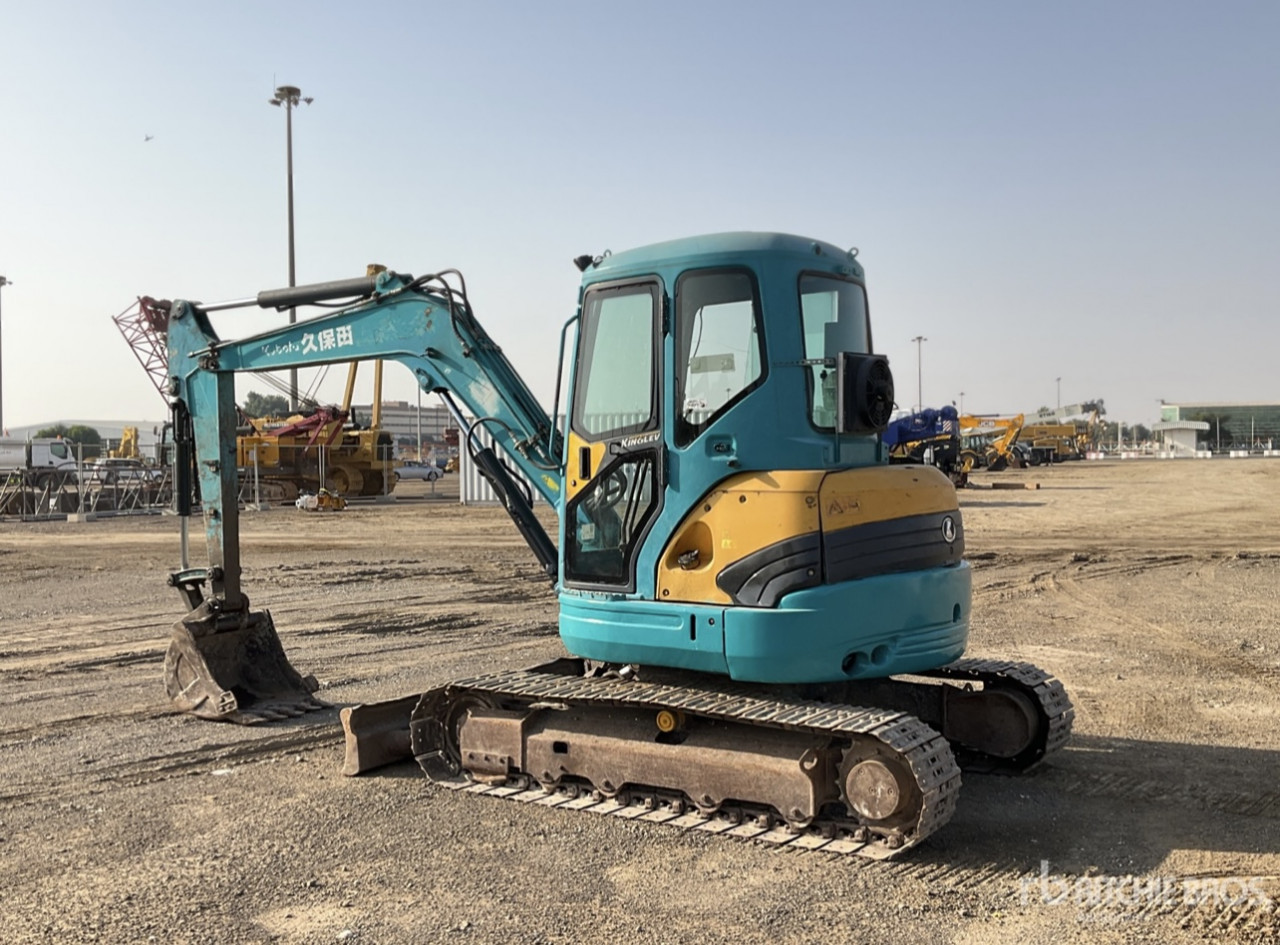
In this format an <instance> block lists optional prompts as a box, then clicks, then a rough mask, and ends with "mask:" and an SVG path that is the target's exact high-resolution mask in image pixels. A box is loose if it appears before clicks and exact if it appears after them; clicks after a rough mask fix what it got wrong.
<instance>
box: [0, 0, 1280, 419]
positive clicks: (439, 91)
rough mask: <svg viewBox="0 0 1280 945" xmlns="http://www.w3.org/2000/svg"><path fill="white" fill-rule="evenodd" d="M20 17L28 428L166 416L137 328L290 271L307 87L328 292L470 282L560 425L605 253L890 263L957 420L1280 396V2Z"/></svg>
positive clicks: (882, 306)
mask: <svg viewBox="0 0 1280 945" xmlns="http://www.w3.org/2000/svg"><path fill="white" fill-rule="evenodd" d="M0 30H2V31H0V274H3V275H5V276H7V277H8V278H10V279H12V280H13V282H14V285H12V286H11V287H9V288H6V289H5V290H4V295H3V384H4V420H5V424H6V426H10V427H15V426H23V425H26V424H31V423H39V422H43V421H49V420H56V419H59V418H72V417H75V418H102V419H108V418H141V417H152V418H156V417H159V416H161V415H162V414H163V407H162V405H161V403H160V400H159V397H158V395H157V394H156V393H155V391H154V389H153V388H151V386H150V384H149V382H148V380H147V379H146V377H145V375H144V374H143V372H142V370H141V368H140V367H139V366H138V365H137V363H136V362H135V361H134V359H133V356H132V354H131V353H130V352H129V350H128V348H127V346H126V345H125V343H124V341H123V340H122V339H121V338H120V336H119V335H118V333H117V332H116V329H115V326H114V325H113V323H112V321H111V316H112V315H115V314H117V313H118V312H120V311H121V310H123V309H124V308H125V307H126V306H127V305H129V304H130V303H131V302H132V301H133V300H134V298H135V297H136V296H137V295H140V294H150V295H155V296H160V297H183V298H194V299H201V300H205V301H213V300H219V299H228V298H240V297H244V296H249V295H252V294H254V293H256V292H257V291H258V290H260V289H265V288H274V287H278V286H281V285H284V284H285V283H286V282H287V256H286V229H285V220H286V217H285V186H284V184H285V159H284V136H285V135H284V131H285V129H284V114H283V113H282V111H281V110H280V109H276V108H271V107H269V106H268V104H267V99H268V98H269V97H270V95H271V93H272V90H273V88H274V87H275V85H277V84H284V83H289V84H294V85H298V86H300V87H301V88H302V90H303V92H304V93H305V94H307V95H312V96H314V97H315V103H314V104H313V105H312V106H310V108H304V109H302V110H301V111H300V112H299V113H297V115H296V116H295V122H294V153H295V159H294V168H295V177H296V220H297V232H298V235H297V258H298V280H299V282H303V283H305V282H313V281H323V280H329V279H336V278H342V277H346V276H350V275H360V274H362V273H363V271H364V266H365V264H366V263H370V262H380V263H384V264H386V265H388V266H390V267H392V268H394V269H398V270H400V271H409V272H413V273H422V272H426V271H431V270H438V269H442V268H446V267H450V266H454V267H457V268H459V269H461V270H462V271H463V272H464V273H465V274H466V276H467V279H468V284H469V287H470V289H471V295H472V301H473V303H474V304H475V305H476V309H477V312H478V314H479V316H480V318H481V320H482V321H483V322H484V323H485V325H486V326H487V327H488V328H489V330H490V333H491V334H492V335H493V336H494V337H495V339H496V340H497V341H498V342H499V343H500V344H502V345H503V346H504V348H505V349H506V350H507V351H508V353H509V355H510V356H511V358H512V360H513V362H514V363H515V365H516V367H517V368H518V369H519V370H520V371H521V372H522V373H523V374H524V375H525V377H526V378H527V379H528V381H529V383H530V384H531V386H532V387H533V388H534V391H535V392H536V393H537V394H539V395H540V396H541V397H542V398H543V399H544V400H546V401H549V400H550V395H551V390H552V387H553V385H554V372H555V358H556V345H557V338H558V333H559V329H560V325H561V324H562V322H563V321H564V320H565V319H566V318H568V317H569V316H570V315H571V314H572V311H573V306H574V302H575V299H576V289H577V281H578V274H577V272H576V270H575V269H574V268H573V266H572V265H571V263H570V260H571V258H572V257H573V256H575V255H578V254H580V253H587V252H590V253H599V252H600V251H602V250H604V249H606V248H610V249H613V250H615V251H616V250H620V249H624V248H627V247H631V246H636V245H639V244H643V243H648V242H652V241H655V240H661V239H667V238H671V237H676V236H681V235H687V234H692V233H701V232H713V231H720V230H736V229H753V230H783V231H789V232H797V233H801V234H803V235H806V236H812V237H816V238H820V239H825V240H830V241H832V242H835V243H838V244H841V245H856V246H858V247H859V248H860V249H861V256H860V259H861V260H862V262H863V263H864V264H865V265H866V267H867V278H868V291H869V295H870V299H871V308H872V317H873V320H874V334H875V340H876V347H877V348H878V349H879V350H880V351H882V352H884V353H886V354H888V355H889V357H890V360H891V363H892V364H893V366H894V368H895V373H896V375H897V379H898V389H899V400H900V402H902V403H903V404H904V405H908V406H909V405H910V404H911V403H913V402H914V401H915V399H916V398H915V391H916V347H915V346H914V345H913V344H912V343H911V341H910V339H911V338H913V337H914V336H916V335H924V336H925V337H927V338H928V341H927V342H926V343H925V344H924V346H923V364H924V369H923V387H924V399H925V402H926V403H927V404H930V405H934V406H938V405H940V404H942V403H944V402H949V401H952V400H958V399H959V395H960V392H961V391H964V392H965V397H964V406H965V408H966V410H969V411H974V412H1015V411H1026V410H1034V409H1035V408H1037V407H1039V406H1042V405H1046V404H1047V405H1050V406H1052V405H1053V404H1054V403H1055V401H1056V398H1057V385H1056V383H1055V378H1057V377H1061V378H1062V382H1061V395H1062V401H1063V403H1071V402H1074V401H1078V400H1082V399H1091V398H1096V397H1102V398H1105V400H1106V402H1107V405H1108V407H1109V408H1110V411H1109V412H1110V416H1111V417H1112V418H1113V419H1124V420H1126V421H1128V422H1148V423H1149V422H1151V421H1153V420H1156V419H1158V418H1159V412H1158V398H1162V397H1163V398H1167V399H1169V400H1177V399H1187V400H1191V399H1198V400H1280V381H1277V376H1280V370H1278V366H1280V318H1278V316H1280V304H1278V303H1280V289H1278V288H1277V285H1280V280H1278V279H1277V275H1276V273H1277V270H1278V269H1280V55H1277V49H1280V4H1276V3H1274V2H1260V3H1245V2H1223V3H1216V4H1207V3H1203V2H1196V3H1185V2H1176V0H1169V2H1136V3H1124V4H1120V3H1114V2H1077V3H1071V4H1065V3H1055V4H1021V3H1015V2H1012V0H1010V2H1004V3H984V2H974V3H964V4H960V3H950V2H947V3H930V2H913V3H858V2H815V3H808V4H785V5H784V4H781V3H776V4H763V3H741V2H739V3H711V2H697V0H685V2H681V3H666V2H651V3H647V4H610V3H600V2H593V3H567V2H553V0H546V2H542V3H536V4H535V3H516V2H509V3H467V4H463V3H456V2H450V3H426V2H423V3H403V4H397V3H388V4H377V5H371V6H369V7H367V8H365V10H363V11H361V10H359V9H358V8H357V7H355V6H353V5H351V4H347V3H343V4H339V3H279V4H260V3H219V4H201V5H187V4H174V3H170V2H165V3H159V2H157V3H137V2H134V3H130V2H119V3H97V2H57V0H51V2H47V3H43V4H16V3H14V4H8V5H7V7H6V10H5V13H4V16H3V22H2V24H0ZM145 135H154V139H153V140H151V141H149V142H144V136H145ZM278 319H279V316H277V315H275V314H274V313H270V312H262V311H259V310H256V309H255V310H251V311H250V312H248V313H245V314H229V315H227V316H225V317H223V318H221V319H220V320H219V321H218V322H217V324H218V326H219V330H220V332H221V333H222V335H223V336H224V337H235V336H238V335H243V334H248V333H250V332H252V331H256V330H259V329H261V328H265V327H269V326H270V325H271V324H273V323H274V322H276V321H278ZM336 373H338V372H335V374H336ZM388 373H389V377H388V381H387V389H386V391H385V395H386V396H388V397H391V398H400V399H408V400H412V399H413V397H414V388H413V385H412V381H411V380H410V377H409V374H408V372H407V371H404V370H403V369H400V368H398V367H397V368H395V369H394V370H393V371H390V372H388ZM305 383H306V377H305V375H304V385H305ZM256 386H257V387H258V389H264V390H265V388H263V387H262V385H260V384H259V385H256ZM244 389H245V385H241V390H242V391H243V390H244ZM324 390H325V392H326V394H327V396H328V397H329V398H330V399H337V398H339V397H340V393H341V392H340V384H339V383H338V382H337V380H336V379H335V380H331V381H328V382H326V386H325V388H324ZM366 396H367V394H366Z"/></svg>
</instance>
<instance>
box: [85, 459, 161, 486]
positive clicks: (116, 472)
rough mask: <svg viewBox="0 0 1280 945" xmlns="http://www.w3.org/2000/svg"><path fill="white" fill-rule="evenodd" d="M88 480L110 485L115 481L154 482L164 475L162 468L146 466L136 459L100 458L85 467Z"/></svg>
mask: <svg viewBox="0 0 1280 945" xmlns="http://www.w3.org/2000/svg"><path fill="white" fill-rule="evenodd" d="M87 472H88V474H89V479H90V481H96V482H101V483H106V484H107V485H110V484H112V483H116V482H155V481H157V480H159V479H162V478H163V477H164V470H163V469H159V468H157V467H155V466H147V465H145V464H144V463H142V462H141V461H140V460H136V459H114V458H106V459H100V460H98V461H97V462H95V463H94V464H93V465H91V466H89V467H88V469H87Z"/></svg>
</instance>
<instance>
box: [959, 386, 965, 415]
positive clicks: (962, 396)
mask: <svg viewBox="0 0 1280 945" xmlns="http://www.w3.org/2000/svg"><path fill="white" fill-rule="evenodd" d="M960 412H961V413H964V391H961V392H960Z"/></svg>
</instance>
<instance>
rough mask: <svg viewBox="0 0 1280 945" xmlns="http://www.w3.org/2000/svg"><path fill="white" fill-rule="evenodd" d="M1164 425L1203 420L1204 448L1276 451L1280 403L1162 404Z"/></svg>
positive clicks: (1279, 436) (1200, 434)
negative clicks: (1204, 427) (1204, 425)
mask: <svg viewBox="0 0 1280 945" xmlns="http://www.w3.org/2000/svg"><path fill="white" fill-rule="evenodd" d="M1160 420H1161V422H1162V423H1186V422H1195V421H1200V422H1203V423H1205V424H1207V425H1208V426H1207V427H1206V429H1204V430H1202V431H1199V432H1198V433H1197V438H1198V440H1199V442H1200V443H1201V444H1203V447H1202V448H1204V449H1224V450H1225V449H1237V450H1247V449H1276V448H1277V447H1278V446H1280V403H1277V402H1272V403H1254V404H1248V403H1221V402H1212V401H1202V402H1198V403H1197V402H1194V401H1188V402H1185V403H1169V402H1168V401H1161V406H1160Z"/></svg>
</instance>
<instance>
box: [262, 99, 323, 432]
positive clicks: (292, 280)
mask: <svg viewBox="0 0 1280 945" xmlns="http://www.w3.org/2000/svg"><path fill="white" fill-rule="evenodd" d="M313 101H315V99H313V98H310V97H307V98H304V97H303V95H302V90H301V89H299V88H298V87H297V86H295V85H282V86H279V87H278V88H277V89H276V94H275V95H274V96H273V97H272V98H269V99H267V104H268V105H275V106H277V107H279V106H281V105H283V106H284V114H285V119H284V129H285V130H284V134H285V173H286V176H287V178H288V182H289V287H290V288H293V287H294V286H295V285H297V284H298V282H297V272H296V270H295V268H294V258H293V110H294V109H295V108H296V107H297V106H298V103H299V102H302V103H305V104H307V105H310V104H311V103H312V102H313ZM297 320H298V310H297V309H295V308H291V309H289V324H290V325H292V324H294V323H295V322H296V321H297ZM289 409H291V410H293V411H294V412H295V413H297V411H298V369H297V368H290V369H289Z"/></svg>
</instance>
